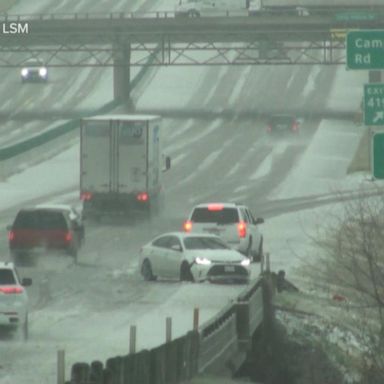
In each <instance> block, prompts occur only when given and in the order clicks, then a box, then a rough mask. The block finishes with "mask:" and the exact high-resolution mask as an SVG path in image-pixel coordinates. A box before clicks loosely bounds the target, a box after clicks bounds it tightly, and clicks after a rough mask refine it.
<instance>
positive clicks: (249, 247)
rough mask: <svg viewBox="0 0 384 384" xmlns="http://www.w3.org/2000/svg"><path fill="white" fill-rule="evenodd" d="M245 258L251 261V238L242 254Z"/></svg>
mask: <svg viewBox="0 0 384 384" xmlns="http://www.w3.org/2000/svg"><path fill="white" fill-rule="evenodd" d="M244 254H245V256H246V257H248V258H249V259H252V237H250V238H249V243H248V247H247V249H246V251H245V252H244Z"/></svg>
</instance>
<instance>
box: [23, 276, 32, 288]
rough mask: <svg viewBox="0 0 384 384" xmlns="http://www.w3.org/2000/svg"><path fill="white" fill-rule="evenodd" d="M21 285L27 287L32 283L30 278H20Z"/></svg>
mask: <svg viewBox="0 0 384 384" xmlns="http://www.w3.org/2000/svg"><path fill="white" fill-rule="evenodd" d="M21 285H22V286H23V287H29V286H30V285H32V279H31V278H30V277H25V278H24V279H23V280H21Z"/></svg>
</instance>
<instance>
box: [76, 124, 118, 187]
mask: <svg viewBox="0 0 384 384" xmlns="http://www.w3.org/2000/svg"><path fill="white" fill-rule="evenodd" d="M111 135H112V128H111V126H110V122H109V120H83V122H82V128H81V150H80V154H81V155H80V162H81V165H80V172H81V173H80V188H81V191H93V192H99V193H102V192H109V191H110V188H111V179H110V166H111V148H110V146H111Z"/></svg>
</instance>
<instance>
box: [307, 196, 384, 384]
mask: <svg viewBox="0 0 384 384" xmlns="http://www.w3.org/2000/svg"><path fill="white" fill-rule="evenodd" d="M378 193H380V191H378ZM329 219H330V220H329V221H330V224H326V225H323V226H321V228H320V230H319V231H318V233H317V234H316V236H311V238H312V240H313V242H314V243H315V245H316V247H317V248H318V249H320V251H321V252H320V257H319V259H318V260H317V261H316V275H317V276H316V278H317V279H318V278H320V279H321V280H322V281H324V282H326V283H327V284H330V285H332V286H336V287H338V290H339V291H341V292H343V294H344V295H345V296H347V297H348V299H349V300H350V302H351V303H352V304H351V310H352V311H354V315H355V316H354V318H355V319H357V320H356V321H358V327H356V329H357V330H358V331H360V332H361V340H363V341H364V344H365V345H364V347H365V350H366V356H365V363H366V364H365V367H364V372H365V374H366V375H369V379H368V381H367V382H369V383H370V384H373V383H375V382H381V383H383V382H384V197H383V196H381V195H380V196H376V197H369V198H367V197H365V196H363V195H361V196H359V197H358V198H356V199H353V200H346V199H343V209H342V210H341V211H339V210H335V212H334V213H333V214H331V215H330V217H329ZM376 377H377V379H376Z"/></svg>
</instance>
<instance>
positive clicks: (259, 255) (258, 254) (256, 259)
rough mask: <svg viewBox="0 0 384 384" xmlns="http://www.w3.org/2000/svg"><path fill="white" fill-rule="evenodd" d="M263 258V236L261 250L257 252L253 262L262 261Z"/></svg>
mask: <svg viewBox="0 0 384 384" xmlns="http://www.w3.org/2000/svg"><path fill="white" fill-rule="evenodd" d="M262 257H263V236H261V239H260V244H259V249H258V251H257V254H255V255H254V256H253V261H261V258H262Z"/></svg>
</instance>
